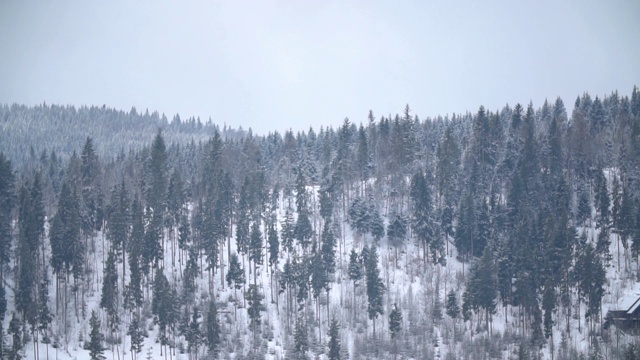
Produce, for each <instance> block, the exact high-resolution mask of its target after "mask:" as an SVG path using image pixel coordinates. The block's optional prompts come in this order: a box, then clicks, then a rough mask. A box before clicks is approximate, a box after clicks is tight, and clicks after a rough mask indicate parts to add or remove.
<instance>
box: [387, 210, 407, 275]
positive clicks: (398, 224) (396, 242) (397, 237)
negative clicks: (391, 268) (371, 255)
mask: <svg viewBox="0 0 640 360" xmlns="http://www.w3.org/2000/svg"><path fill="white" fill-rule="evenodd" d="M406 236H407V219H406V217H405V216H404V215H403V214H401V213H394V214H393V215H391V220H390V221H389V225H388V226H387V239H389V242H390V243H391V244H392V245H393V247H394V248H395V251H396V256H395V257H396V266H397V264H398V248H399V247H401V246H403V245H404V240H405V238H406Z"/></svg>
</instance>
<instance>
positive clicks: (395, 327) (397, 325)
mask: <svg viewBox="0 0 640 360" xmlns="http://www.w3.org/2000/svg"><path fill="white" fill-rule="evenodd" d="M401 330H402V311H401V310H400V309H399V308H398V304H393V309H392V310H391V312H390V313H389V334H391V339H393V340H395V338H396V337H397V336H398V334H399V333H400V331H401Z"/></svg>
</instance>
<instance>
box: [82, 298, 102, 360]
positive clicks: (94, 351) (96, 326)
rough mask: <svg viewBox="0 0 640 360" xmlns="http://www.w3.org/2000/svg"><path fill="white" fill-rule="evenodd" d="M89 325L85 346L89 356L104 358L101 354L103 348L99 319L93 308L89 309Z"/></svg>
mask: <svg viewBox="0 0 640 360" xmlns="http://www.w3.org/2000/svg"><path fill="white" fill-rule="evenodd" d="M89 326H90V333H89V344H87V346H86V349H87V350H89V356H90V358H91V360H104V359H106V358H105V356H104V355H103V352H104V350H105V348H104V347H103V346H102V342H103V341H104V336H103V335H102V333H101V332H100V319H98V315H97V314H96V312H95V311H93V310H92V311H91V318H90V319H89Z"/></svg>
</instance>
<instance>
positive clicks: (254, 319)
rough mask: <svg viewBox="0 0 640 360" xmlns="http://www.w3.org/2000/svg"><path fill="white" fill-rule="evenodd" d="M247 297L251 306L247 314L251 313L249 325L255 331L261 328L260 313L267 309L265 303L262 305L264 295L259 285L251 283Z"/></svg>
mask: <svg viewBox="0 0 640 360" xmlns="http://www.w3.org/2000/svg"><path fill="white" fill-rule="evenodd" d="M245 297H246V299H247V302H248V303H249V308H248V309H247V314H248V315H249V327H250V328H251V330H252V331H253V332H254V333H255V332H257V331H258V330H259V329H260V323H261V320H260V319H261V316H260V313H261V312H262V311H265V310H266V309H265V307H264V305H262V300H263V299H264V296H263V295H262V294H261V293H260V292H259V291H258V286H257V285H253V284H251V285H249V289H248V290H247V294H246V295H245Z"/></svg>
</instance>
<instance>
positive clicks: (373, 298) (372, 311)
mask: <svg viewBox="0 0 640 360" xmlns="http://www.w3.org/2000/svg"><path fill="white" fill-rule="evenodd" d="M365 274H366V278H367V300H368V306H367V313H368V314H369V319H370V320H373V336H374V337H375V334H376V319H377V318H378V315H382V314H383V313H384V310H383V307H382V299H383V296H384V293H385V291H386V289H385V286H384V284H383V283H382V279H381V278H380V270H379V269H378V250H377V248H376V247H375V246H373V247H371V250H370V251H369V254H368V256H367V260H366V262H365Z"/></svg>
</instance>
